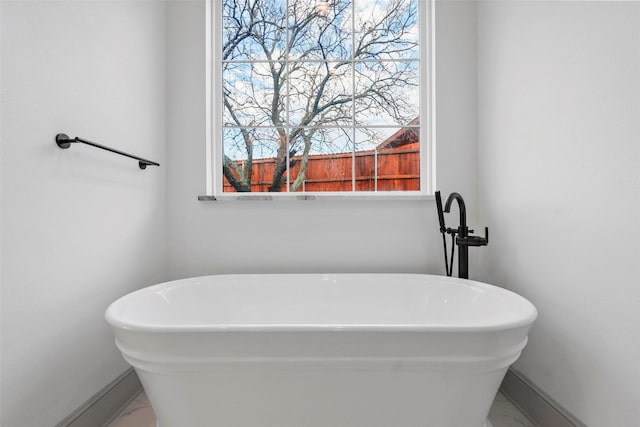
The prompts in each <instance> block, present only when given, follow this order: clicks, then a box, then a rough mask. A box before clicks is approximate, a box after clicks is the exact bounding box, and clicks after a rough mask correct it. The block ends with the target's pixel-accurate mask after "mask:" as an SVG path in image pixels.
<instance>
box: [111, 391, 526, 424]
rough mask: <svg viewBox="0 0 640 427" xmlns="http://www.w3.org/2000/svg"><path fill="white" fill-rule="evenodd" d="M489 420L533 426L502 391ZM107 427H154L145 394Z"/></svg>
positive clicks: (154, 420) (492, 408)
mask: <svg viewBox="0 0 640 427" xmlns="http://www.w3.org/2000/svg"><path fill="white" fill-rule="evenodd" d="M489 420H490V421H491V422H492V423H493V427H533V424H531V423H530V422H529V421H528V420H527V419H526V418H525V416H524V415H522V414H521V413H520V412H519V411H518V410H517V409H516V408H515V407H514V406H513V405H512V404H511V402H509V401H508V400H507V398H506V397H504V396H503V395H502V393H498V395H497V396H496V399H495V400H494V402H493V406H492V407H491V411H490V412H489ZM108 427H156V417H155V416H154V415H153V410H152V409H151V405H150V404H149V399H147V395H146V394H145V393H144V392H142V393H140V394H139V395H138V397H136V398H135V399H134V400H133V402H131V404H129V406H127V408H125V410H124V411H122V413H121V414H120V415H119V416H118V418H116V419H115V421H113V422H112V423H111V424H109V426H108Z"/></svg>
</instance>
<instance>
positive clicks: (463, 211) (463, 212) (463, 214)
mask: <svg viewBox="0 0 640 427" xmlns="http://www.w3.org/2000/svg"><path fill="white" fill-rule="evenodd" d="M454 200H455V201H456V202H458V210H459V211H460V228H461V229H462V228H463V227H466V226H467V208H466V206H465V205H464V199H463V198H462V196H461V195H460V194H459V193H451V194H449V197H447V201H446V202H445V203H444V211H445V212H446V213H449V212H451V204H452V203H453V201H454Z"/></svg>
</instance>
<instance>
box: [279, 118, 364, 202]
mask: <svg viewBox="0 0 640 427" xmlns="http://www.w3.org/2000/svg"><path fill="white" fill-rule="evenodd" d="M290 144H291V145H290V151H291V152H292V153H295V154H294V156H292V158H291V160H292V167H291V172H290V174H291V191H306V192H310V191H323V192H324V191H352V188H353V186H352V170H353V137H352V129H351V128H345V129H340V128H337V129H336V128H333V129H328V128H313V129H308V128H306V129H303V128H298V129H293V130H292V132H291V136H290Z"/></svg>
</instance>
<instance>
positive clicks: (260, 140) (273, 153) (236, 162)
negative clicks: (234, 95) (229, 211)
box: [222, 128, 287, 192]
mask: <svg viewBox="0 0 640 427" xmlns="http://www.w3.org/2000/svg"><path fill="white" fill-rule="evenodd" d="M222 138H223V152H224V160H223V163H224V165H225V167H224V176H225V179H224V191H225V192H229V191H231V192H233V191H253V192H256V191H262V192H266V191H270V189H271V187H272V184H273V182H274V176H275V177H276V178H275V181H276V182H279V181H278V180H279V179H284V180H285V183H286V177H287V175H286V170H285V173H284V174H276V173H275V171H276V167H277V165H278V161H279V158H280V159H281V158H283V156H282V154H283V153H284V156H286V151H287V150H286V134H285V131H284V129H282V128H259V129H255V128H225V129H224V130H223V136H222ZM281 148H282V149H281ZM279 154H280V155H279ZM281 162H282V160H281ZM284 163H286V159H284ZM285 169H286V168H285ZM276 188H279V187H278V186H277V185H276Z"/></svg>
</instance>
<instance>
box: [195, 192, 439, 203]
mask: <svg viewBox="0 0 640 427" xmlns="http://www.w3.org/2000/svg"><path fill="white" fill-rule="evenodd" d="M434 199H435V196H433V195H432V194H422V193H419V192H410V193H402V194H400V193H397V192H378V193H370V194H358V193H351V192H349V193H306V194H300V193H297V194H277V193H276V194H255V195H253V194H251V195H250V194H240V193H225V194H221V195H218V196H198V200H199V201H201V202H215V201H239V202H246V201H265V202H272V201H310V200H311V201H312V200H434Z"/></svg>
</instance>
